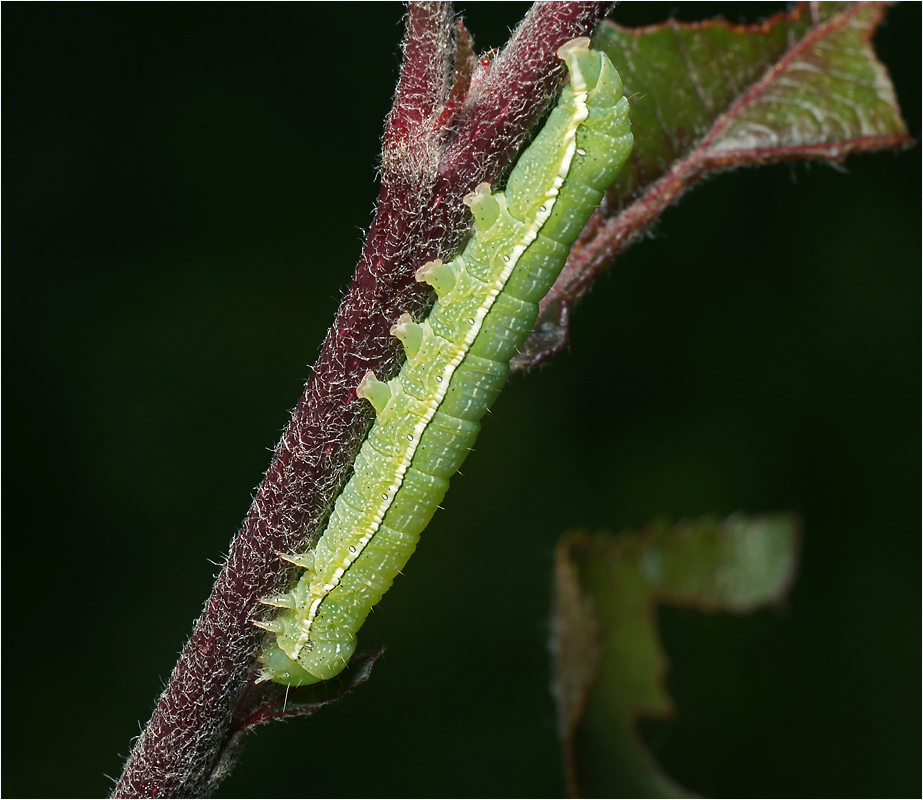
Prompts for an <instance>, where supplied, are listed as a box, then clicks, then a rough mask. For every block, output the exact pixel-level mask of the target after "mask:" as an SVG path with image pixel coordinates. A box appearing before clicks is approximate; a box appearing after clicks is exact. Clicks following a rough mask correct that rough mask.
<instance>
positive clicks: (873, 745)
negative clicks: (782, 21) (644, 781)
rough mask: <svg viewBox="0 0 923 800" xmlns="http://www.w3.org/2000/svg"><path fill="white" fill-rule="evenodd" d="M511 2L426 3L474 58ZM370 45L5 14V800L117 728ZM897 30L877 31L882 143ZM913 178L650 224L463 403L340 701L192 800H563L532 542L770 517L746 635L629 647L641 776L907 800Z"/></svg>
mask: <svg viewBox="0 0 923 800" xmlns="http://www.w3.org/2000/svg"><path fill="white" fill-rule="evenodd" d="M525 8H526V5H525V4H509V5H507V4H500V3H495V4H490V5H487V4H474V5H471V6H470V7H466V8H465V9H463V10H464V11H465V13H466V16H467V20H468V22H469V24H470V27H471V30H472V31H473V33H474V35H475V37H476V41H477V44H478V46H479V48H481V49H484V48H487V47H495V46H501V45H502V44H503V42H504V41H505V39H506V36H507V28H508V27H511V26H513V25H514V24H515V23H516V21H517V20H518V19H519V17H520V16H521V14H522V13H523V11H524V9H525ZM775 8H777V7H776V6H775V5H761V6H759V7H753V6H751V7H748V8H747V9H746V10H743V9H741V8H740V7H738V6H735V5H733V4H731V5H727V4H720V3H714V4H690V5H683V6H682V8H680V9H679V11H680V12H681V15H682V17H683V18H686V19H694V18H699V17H704V16H710V15H715V14H720V13H724V14H726V15H727V16H728V17H729V18H730V19H732V20H735V21H744V20H753V19H755V18H756V17H757V15H758V14H760V13H763V12H764V11H766V10H767V9H768V10H770V11H771V10H774V9H775ZM669 13H670V7H669V6H666V7H659V8H658V7H656V6H651V5H647V4H645V5H644V7H643V8H639V7H636V6H635V5H633V4H631V3H626V4H625V5H623V6H620V7H619V9H618V13H617V17H618V18H619V19H620V20H622V21H624V22H628V23H632V24H637V23H647V22H654V21H657V20H660V19H663V18H665V17H666V16H667V15H668V14H669ZM744 14H746V16H744ZM401 15H402V8H401V6H399V5H397V4H375V5H374V6H362V5H358V4H350V5H348V6H347V5H345V4H341V5H327V4H320V3H312V4H307V5H295V4H287V5H283V6H263V5H261V6H258V7H257V6H250V5H225V4H210V5H203V6H194V5H193V6H189V5H182V6H177V5H114V4H113V5H67V6H59V5H46V4H28V5H26V4H4V8H3V20H2V21H3V112H4V117H3V119H4V125H3V134H4V135H3V167H4V181H3V201H4V202H3V234H4V236H3V252H2V255H3V267H4V270H3V289H4V293H3V379H4V395H3V400H4V417H3V457H4V461H3V464H4V501H5V502H4V504H3V534H4V536H3V540H4V549H3V555H4V566H5V569H4V595H3V599H4V601H5V602H4V634H5V635H4V641H3V644H4V645H5V647H4V649H3V653H4V656H3V690H4V691H3V699H4V706H3V711H4V717H3V734H4V735H3V765H4V771H3V787H2V790H3V793H4V794H5V795H7V796H12V795H27V796H56V795H70V796H74V795H102V794H105V793H106V792H107V791H108V790H109V788H110V786H111V783H110V779H109V778H108V777H106V776H107V775H108V776H117V775H118V773H119V772H120V769H121V764H122V757H123V756H124V755H125V754H127V752H128V750H129V747H130V741H131V739H132V737H133V736H135V735H136V734H137V733H138V732H139V730H140V725H141V724H142V723H143V722H144V721H146V720H147V718H148V716H149V714H150V712H151V710H152V707H153V703H154V699H155V697H156V695H157V693H158V691H159V690H160V688H161V686H162V683H163V681H164V680H165V679H166V677H167V676H168V675H169V673H170V670H171V668H172V666H173V663H174V660H175V657H176V654H177V652H178V650H179V649H180V647H181V645H182V643H183V640H184V638H185V636H186V635H187V633H188V631H189V629H190V626H191V624H192V621H193V619H194V618H195V617H196V616H197V614H198V612H199V609H200V608H201V606H202V604H203V602H204V601H205V598H206V597H207V594H208V591H209V588H210V585H211V581H212V576H213V574H214V573H215V572H216V571H217V569H218V567H217V566H216V565H217V564H219V563H220V562H221V560H222V557H223V554H224V553H225V551H226V548H227V544H228V541H229V540H230V538H231V536H232V534H233V533H234V531H235V530H236V528H237V526H238V524H239V523H240V520H241V519H242V518H243V516H244V514H245V512H246V509H247V507H248V504H249V500H250V493H251V492H252V490H253V487H255V486H256V485H257V484H258V483H259V481H260V478H261V475H262V472H263V470H264V469H265V468H266V466H267V465H268V463H269V459H270V450H271V448H272V447H273V445H274V444H275V442H276V440H277V438H278V436H279V433H280V430H281V429H282V427H283V426H284V424H285V422H286V418H287V414H288V409H289V408H291V407H292V406H293V405H294V404H295V402H296V400H297V398H298V396H299V394H300V391H301V386H302V383H303V381H304V379H305V378H306V376H307V374H308V368H307V366H306V364H308V363H310V362H312V361H313V360H314V358H315V357H316V354H317V352H318V347H319V344H320V342H321V341H322V339H323V336H324V334H325V332H326V329H327V326H328V324H329V323H330V320H331V319H332V316H333V313H334V311H335V309H336V307H337V303H338V300H339V298H340V296H341V293H342V291H343V289H344V288H345V287H346V285H347V283H348V281H349V277H350V274H351V271H352V268H353V265H354V263H355V261H356V258H357V256H358V254H359V250H360V246H361V240H362V228H363V227H364V226H367V225H368V224H369V222H370V219H371V212H372V206H373V202H374V198H375V196H376V194H377V186H376V182H375V179H376V173H375V164H376V159H377V152H378V148H379V137H380V134H381V131H382V126H383V119H384V116H385V114H386V112H387V110H388V108H389V105H390V97H391V93H392V90H393V86H394V81H395V79H396V77H397V69H398V53H399V48H398V43H399V40H400V36H401V25H400V19H401ZM920 27H921V21H920V7H919V5H916V4H904V5H900V6H898V7H896V8H895V9H894V10H893V11H892V12H891V17H890V20H889V21H888V22H887V23H886V25H885V27H884V28H883V30H882V31H881V32H880V35H879V37H878V43H879V49H880V52H881V53H882V56H883V58H884V60H885V61H886V62H887V63H888V65H889V66H890V68H891V69H892V75H893V77H894V80H895V82H896V85H897V89H898V93H899V96H900V99H901V102H902V104H903V108H904V110H905V113H906V115H907V118H908V122H909V124H910V126H911V132H912V133H913V134H914V135H915V136H919V132H920V105H919V101H920V96H921V91H920ZM920 174H921V163H920V151H919V148H917V149H914V150H913V151H910V152H907V153H903V154H900V155H894V154H880V155H870V156H860V157H853V158H851V159H849V161H848V162H847V164H846V168H845V169H843V170H837V169H831V168H830V167H827V166H818V165H811V166H804V165H796V166H779V167H773V168H768V169H763V170H758V171H753V170H744V171H738V172H735V173H733V174H731V175H727V176H722V177H720V178H717V179H714V180H711V181H710V182H708V183H707V184H706V185H704V186H702V187H700V188H698V189H696V190H695V191H694V192H693V193H692V194H691V195H690V196H689V197H687V198H685V199H684V201H683V202H682V203H681V204H680V206H678V207H677V208H674V209H671V210H670V211H669V212H668V213H667V214H666V215H665V216H664V218H663V219H662V221H661V222H660V223H659V224H658V226H657V227H656V229H655V230H654V232H653V234H652V235H651V236H649V237H646V238H645V239H644V240H643V241H641V242H640V243H639V244H637V245H636V246H635V247H633V248H632V249H631V250H630V251H628V252H627V253H626V254H625V255H624V256H623V257H622V258H621V259H620V260H619V262H618V264H617V265H616V266H615V268H614V269H613V270H612V271H611V273H610V274H609V275H608V276H607V277H605V278H604V279H602V280H601V281H600V282H599V284H598V285H597V287H596V289H595V290H594V291H593V293H592V294H591V295H590V296H589V297H588V298H587V299H586V301H585V302H584V303H583V304H582V305H581V306H580V308H579V310H578V312H577V313H576V315H575V319H574V327H573V335H572V343H571V347H570V349H569V351H568V352H566V353H565V354H562V355H561V356H560V357H558V358H556V359H554V361H553V362H551V363H550V364H548V365H547V366H546V367H545V368H543V369H541V370H539V371H537V372H535V373H533V374H530V375H528V376H525V377H523V376H520V377H518V378H516V379H515V380H513V381H512V382H511V384H510V386H509V389H508V391H507V392H505V394H504V396H503V397H501V399H500V401H499V402H498V403H497V404H496V407H495V408H494V410H493V414H492V415H491V416H490V418H489V419H488V420H487V422H486V424H485V426H484V428H485V430H484V432H483V434H482V436H481V439H480V440H479V442H478V446H477V449H476V452H475V453H474V454H473V455H472V456H471V458H470V459H469V461H468V462H467V463H466V465H465V470H464V473H465V474H464V477H462V478H457V479H456V480H455V481H454V486H453V490H452V492H451V493H450V494H449V496H448V497H447V499H446V502H445V507H446V510H445V512H444V513H440V514H439V515H437V518H436V520H435V521H434V523H433V525H432V526H431V528H430V529H429V530H428V531H427V533H426V535H425V537H424V540H423V542H422V545H421V547H420V549H419V551H418V554H417V555H416V556H415V557H414V559H412V561H411V563H410V564H409V565H408V567H407V569H406V571H405V572H406V574H405V576H404V577H403V578H402V579H401V580H400V581H399V583H398V586H397V588H395V590H394V591H393V592H391V593H389V595H388V596H387V597H386V598H385V600H384V602H383V603H382V604H381V606H380V608H379V609H378V610H377V611H376V613H374V614H373V615H372V617H371V619H370V621H369V623H368V625H367V626H366V627H365V629H364V630H363V632H362V636H361V645H363V646H365V647H366V648H371V647H375V646H378V645H380V644H382V643H386V644H387V645H388V651H387V653H386V656H385V658H384V659H383V661H382V662H381V663H380V665H379V666H378V669H377V670H376V674H375V676H374V678H373V680H372V681H371V682H370V683H368V684H367V685H365V686H363V687H362V688H361V689H360V690H359V691H357V692H356V693H354V694H353V695H352V696H351V697H349V698H348V699H346V700H345V701H344V702H343V703H341V704H340V705H339V706H337V707H335V708H332V709H328V710H326V711H323V712H322V713H320V714H318V715H317V716H315V717H314V718H312V719H310V720H298V721H294V722H292V723H290V724H286V725H281V724H280V725H274V726H270V727H268V728H266V729H263V730H262V731H260V732H258V733H257V734H256V735H255V736H254V737H252V739H251V741H250V742H249V744H248V745H247V747H246V749H245V751H244V755H243V758H242V761H241V763H240V764H239V766H238V768H237V770H236V772H235V773H234V775H233V776H232V777H231V779H230V780H228V781H227V782H226V783H225V784H224V786H223V787H222V789H221V794H222V795H224V796H262V795H279V796H287V795H302V796H303V795H306V794H307V795H313V796H338V795H345V796H408V795H409V796H415V795H472V796H484V795H486V796H507V795H514V796H529V795H560V794H561V793H562V792H563V781H562V777H561V770H560V767H559V757H558V753H557V745H556V743H555V732H554V726H555V722H554V710H553V707H552V703H551V699H550V696H549V692H548V684H549V671H548V670H549V667H548V660H547V656H546V651H545V642H546V638H547V613H548V607H549V599H550V598H549V581H550V573H551V553H552V548H553V546H554V542H555V540H556V538H557V537H558V535H559V534H560V533H561V532H562V531H563V530H565V529H567V528H569V527H574V526H589V527H592V528H596V527H607V528H610V529H613V530H619V529H622V528H625V527H637V526H639V525H642V524H643V523H645V522H646V521H648V520H649V519H651V518H652V517H654V516H656V515H659V514H666V515H669V516H670V517H672V518H682V517H689V516H697V515H700V514H703V513H707V512H714V513H717V514H719V515H724V514H727V513H729V512H732V511H736V510H744V511H751V512H759V511H771V510H797V511H799V512H800V513H801V514H802V515H803V517H804V524H805V539H804V559H803V565H802V570H801V574H800V577H799V580H798V583H797V585H796V586H795V589H794V591H793V593H792V595H791V598H790V602H789V604H788V607H787V609H785V610H784V611H783V612H781V613H775V612H763V613H761V614H759V615H756V616H755V617H752V618H749V619H736V618H729V617H702V616H699V615H697V614H694V613H692V612H683V611H676V610H666V611H664V612H662V613H661V615H660V618H661V621H662V623H663V627H664V632H665V638H666V643H667V648H668V651H669V654H670V658H671V661H672V672H671V676H670V687H671V691H672V692H673V694H674V697H675V698H676V700H677V703H678V707H679V716H678V718H677V719H676V721H675V722H672V723H657V724H652V725H647V726H645V731H646V733H647V734H648V736H649V740H650V742H651V746H652V749H653V752H654V754H655V756H656V758H657V759H658V760H660V761H661V762H662V763H664V764H665V765H667V767H668V769H669V770H670V771H671V772H672V773H673V775H674V776H675V777H676V778H677V779H678V780H680V781H682V782H684V783H686V784H687V785H689V786H691V787H692V788H694V789H695V790H697V791H699V792H702V793H705V794H711V795H758V796H774V795H782V796H784V795H795V796H803V795H824V796H837V795H842V796H863V797H864V796H868V795H873V796H881V795H915V794H917V793H918V792H919V790H920V784H919V770H918V765H919V754H920V746H921V742H920V715H919V709H920V695H919V686H920V638H919V631H920V616H919V609H920V579H919V576H920V573H919V569H920V566H919V565H920V544H919V542H920V511H919V509H920V450H919V441H920V424H919V419H920V417H919V407H920V402H919V381H920V378H919V376H920V348H919V342H920V311H919V309H920V299H919V298H920V278H919V275H920V253H921V247H920V235H921V224H920V213H921V208H920Z"/></svg>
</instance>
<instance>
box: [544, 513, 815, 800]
mask: <svg viewBox="0 0 923 800" xmlns="http://www.w3.org/2000/svg"><path fill="white" fill-rule="evenodd" d="M797 527H798V526H797V522H796V520H795V518H794V517H792V516H788V515H778V516H767V517H743V516H733V517H730V518H729V519H727V520H725V521H724V522H721V523H718V522H715V521H714V520H711V519H704V520H699V521H696V522H686V523H680V524H678V525H675V526H668V525H666V524H663V523H655V524H653V525H651V526H649V527H648V528H647V529H645V530H644V531H642V532H641V533H639V534H637V535H633V534H621V535H619V536H614V537H612V536H609V535H605V534H598V535H593V536H591V535H588V534H585V533H579V532H578V533H572V534H569V535H567V536H565V537H564V538H563V539H562V541H561V543H560V544H559V546H558V550H557V554H556V561H555V563H556V569H555V611H554V619H553V633H552V651H553V654H554V659H555V683H554V690H555V697H556V701H557V705H558V712H559V713H558V716H559V733H560V735H561V740H562V743H563V745H564V755H565V767H566V771H567V778H568V786H569V789H570V792H571V794H572V795H574V796H586V797H605V796H615V797H632V796H638V797H684V796H688V794H689V793H688V792H687V791H686V790H685V789H683V788H682V787H681V786H679V785H678V784H676V783H675V782H673V781H672V780H671V779H670V778H669V777H668V776H666V775H665V774H663V772H662V771H661V770H660V769H659V767H658V766H657V764H656V763H655V762H654V761H653V759H652V758H651V757H650V755H649V754H648V753H647V751H646V750H645V748H644V745H643V743H642V742H641V740H640V738H639V737H638V734H637V731H636V730H635V722H636V720H637V719H638V717H640V716H646V717H665V716H668V715H670V714H671V713H672V712H673V704H672V701H671V700H670V697H669V695H668V694H667V691H666V688H665V685H664V678H665V676H666V671H667V661H666V657H665V655H664V652H663V647H662V645H661V643H660V639H659V637H658V634H657V630H656V625H655V621H654V620H655V610H656V606H657V605H658V604H661V603H667V604H671V605H679V606H686V607H690V608H694V609H698V610H701V611H708V612H717V611H724V612H733V613H746V612H749V611H752V610H754V609H756V608H759V607H760V606H763V605H766V604H769V603H773V602H777V601H778V600H780V599H781V597H782V596H783V595H784V594H785V592H786V590H787V589H788V587H789V585H790V584H791V580H792V576H793V574H794V570H795V564H796V558H797V549H798V548H797V541H798V537H797Z"/></svg>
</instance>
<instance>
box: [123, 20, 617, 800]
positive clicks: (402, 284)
mask: <svg viewBox="0 0 923 800" xmlns="http://www.w3.org/2000/svg"><path fill="white" fill-rule="evenodd" d="M611 5H612V4H611V3H609V2H556V3H539V4H536V6H534V7H533V8H532V10H531V11H530V12H529V14H528V15H527V16H526V18H525V20H524V21H523V24H522V25H521V26H520V27H519V29H518V30H517V31H516V33H515V34H514V36H513V38H512V39H511V41H510V43H509V44H508V45H507V47H506V49H505V50H504V51H503V52H502V53H501V54H500V56H499V57H498V58H497V59H496V60H494V61H493V63H491V64H490V65H489V66H488V65H484V64H481V65H479V66H477V68H473V67H474V66H475V65H474V64H472V62H471V59H470V58H460V59H458V60H459V61H460V62H461V63H459V64H456V65H455V68H456V74H457V75H459V76H460V77H463V78H464V79H465V80H468V81H469V83H468V84H467V92H465V93H464V94H463V95H460V93H458V92H455V93H452V94H451V96H450V94H449V93H450V90H451V85H450V84H451V80H452V66H453V63H452V62H453V55H454V49H453V48H454V45H453V44H452V38H453V33H454V31H455V26H454V24H453V19H452V9H451V6H450V5H448V4H443V3H438V2H433V3H411V4H410V6H409V12H408V16H407V33H406V39H405V44H404V66H403V69H402V73H401V78H400V81H399V84H398V90H397V96H396V99H395V106H394V109H393V111H392V112H391V116H390V118H389V120H388V126H387V129H386V133H385V143H384V154H383V160H382V184H381V192H380V194H379V198H378V208H377V212H376V214H375V219H374V221H373V223H372V227H371V229H370V231H369V236H368V239H367V241H366V243H365V247H364V250H363V252H362V256H361V259H360V261H359V264H358V266H357V268H356V273H355V276H354V277H353V280H352V283H351V284H350V287H349V292H348V294H347V296H346V298H345V299H344V301H343V303H342V305H341V306H340V309H339V311H338V312H337V315H336V318H335V320H334V322H333V325H332V326H331V328H330V331H329V333H328V335H327V340H326V341H325V343H324V347H323V350H322V352H321V355H320V358H319V359H318V361H317V363H316V364H315V367H314V370H313V371H312V373H311V376H310V379H309V380H308V382H307V385H306V386H305V390H304V393H303V395H302V397H301V399H300V400H299V402H298V405H297V407H296V408H295V410H294V412H293V414H292V419H291V422H290V423H289V425H288V428H287V429H286V431H285V433H284V435H283V437H282V439H281V441H280V442H279V444H278V446H277V448H276V452H275V455H274V457H273V460H272V463H271V465H270V467H269V469H268V470H267V472H266V476H265V478H264V480H263V483H262V485H261V487H260V489H259V492H258V493H257V495H256V497H255V498H254V501H253V504H252V506H251V507H250V511H249V513H248V514H247V517H246V519H245V520H244V523H243V526H242V528H241V530H240V532H239V533H238V535H237V537H236V538H235V539H234V541H233V542H232V544H231V548H230V552H229V555H228V559H227V563H226V564H225V566H224V568H223V569H222V571H221V574H220V575H219V576H218V580H217V582H216V583H215V586H214V589H213V590H212V594H211V597H210V598H209V600H208V603H207V605H206V607H205V610H204V611H203V613H202V616H201V617H200V618H199V620H198V621H197V623H196V625H195V627H194V629H193V631H192V635H191V636H190V638H189V640H188V642H187V643H186V646H185V647H184V649H183V652H182V655H181V656H180V660H179V662H178V663H177V665H176V667H175V668H174V670H173V674H172V675H171V677H170V681H169V683H168V684H167V687H166V689H165V690H164V692H163V694H162V695H161V697H160V699H159V702H158V704H157V708H156V710H155V711H154V714H153V717H152V718H151V721H150V722H149V723H148V725H147V728H146V729H145V730H144V732H143V733H142V734H141V736H140V738H139V739H138V741H137V743H136V744H135V747H134V749H133V750H132V753H131V755H130V756H129V759H128V762H127V763H126V766H125V771H124V772H123V774H122V777H121V779H120V780H119V782H118V785H117V786H116V789H115V792H114V796H116V797H155V796H175V797H201V796H205V795H207V794H209V793H210V792H211V791H213V790H214V788H215V787H216V786H217V784H218V783H219V782H220V781H221V780H222V779H223V778H224V777H225V776H226V775H227V773H228V772H229V771H230V769H231V767H232V766H233V763H234V761H235V759H236V755H237V753H238V751H239V749H240V746H241V745H242V742H243V738H244V732H243V730H242V725H243V722H244V721H245V720H246V719H247V718H248V717H250V714H251V713H252V711H253V709H255V708H257V707H258V706H260V705H261V704H262V703H265V702H266V701H267V699H268V698H269V697H270V696H271V693H273V692H274V691H276V688H277V687H272V688H266V687H263V688H256V689H255V688H254V687H253V683H252V682H253V677H254V674H253V671H254V663H255V662H254V660H255V657H256V655H257V653H258V651H259V647H260V645H261V642H262V640H263V633H262V632H261V631H259V630H258V629H256V628H254V627H253V625H252V621H253V620H254V619H256V618H258V617H259V616H260V614H261V612H260V607H259V606H258V599H259V598H260V597H265V596H267V595H271V594H274V593H276V592H278V591H281V590H284V589H285V588H286V587H287V585H289V583H290V581H291V578H292V575H291V572H290V571H289V570H287V569H285V568H284V565H283V562H281V561H280V560H279V558H278V553H291V552H296V551H298V550H299V549H303V548H304V545H305V542H306V541H308V540H309V539H310V538H311V537H313V536H315V535H316V533H317V531H318V528H319V526H320V524H321V523H322V522H323V519H324V517H325V512H326V510H327V509H328V508H329V506H330V504H331V502H332V500H333V498H334V497H335V496H336V494H337V492H338V491H339V488H340V486H341V484H342V481H343V479H344V476H345V475H346V473H347V471H348V465H349V463H350V462H351V460H352V457H353V455H354V453H355V450H356V448H357V446H358V444H359V442H361V440H362V438H363V437H364V435H365V432H366V431H367V429H368V426H369V424H370V421H371V414H370V411H369V408H368V404H367V403H362V402H358V401H357V398H356V394H355V387H356V386H357V384H358V383H359V380H360V379H361V378H362V376H363V375H364V374H365V372H366V371H367V370H369V369H372V370H375V371H376V372H377V373H378V374H379V375H383V376H385V377H389V376H390V375H392V374H393V373H394V371H395V368H396V364H397V348H396V346H395V342H394V340H393V337H391V336H390V334H389V328H390V326H391V324H392V323H393V322H394V321H395V320H396V319H397V318H398V317H399V316H400V314H401V312H403V311H410V312H411V313H414V312H419V311H420V310H421V309H423V308H424V307H425V303H426V292H425V291H423V290H421V288H420V286H419V285H417V284H416V283H415V282H414V280H413V273H414V270H415V268H416V267H418V266H419V265H420V264H422V263H423V261H425V260H426V259H428V258H435V257H437V256H440V257H443V258H449V257H451V255H452V254H453V251H454V250H455V248H456V246H457V244H458V242H459V240H460V238H461V235H462V234H463V232H464V230H465V228H466V220H467V216H466V210H465V208H464V206H463V205H462V203H461V199H462V197H463V196H464V195H465V194H466V193H468V192H469V191H471V190H472V189H473V188H474V187H475V186H476V185H477V184H478V183H479V182H481V181H484V180H488V181H490V180H494V179H495V178H496V177H497V175H498V174H499V172H500V171H501V170H502V169H503V168H504V167H505V166H506V164H507V163H508V162H509V161H510V160H511V158H512V156H513V154H514V153H515V152H516V150H517V148H518V147H519V145H520V144H521V143H522V140H523V138H524V137H525V136H526V135H527V133H528V131H529V129H530V128H531V127H532V125H533V124H534V123H535V122H536V120H537V119H538V117H539V116H540V114H541V113H542V111H543V110H544V109H545V107H546V105H547V102H548V101H549V100H550V99H551V98H552V97H553V95H554V93H555V90H556V89H557V86H558V85H559V83H560V80H561V77H562V70H561V68H560V66H559V61H558V59H557V58H556V56H555V51H556V50H557V48H558V47H559V46H560V45H561V44H563V43H564V42H565V41H568V40H570V39H572V38H574V37H575V36H581V35H589V34H591V33H592V31H593V30H594V29H595V28H596V26H597V25H598V24H599V22H600V21H601V20H602V19H603V17H604V16H605V15H606V13H607V12H608V10H609V9H610V7H611ZM460 33H461V34H462V35H461V37H460V38H461V40H462V41H460V43H459V44H460V47H459V52H460V53H461V52H462V51H463V49H464V44H465V41H464V40H465V35H464V30H463V29H460ZM472 68H473V69H472ZM466 70H467V72H466Z"/></svg>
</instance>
